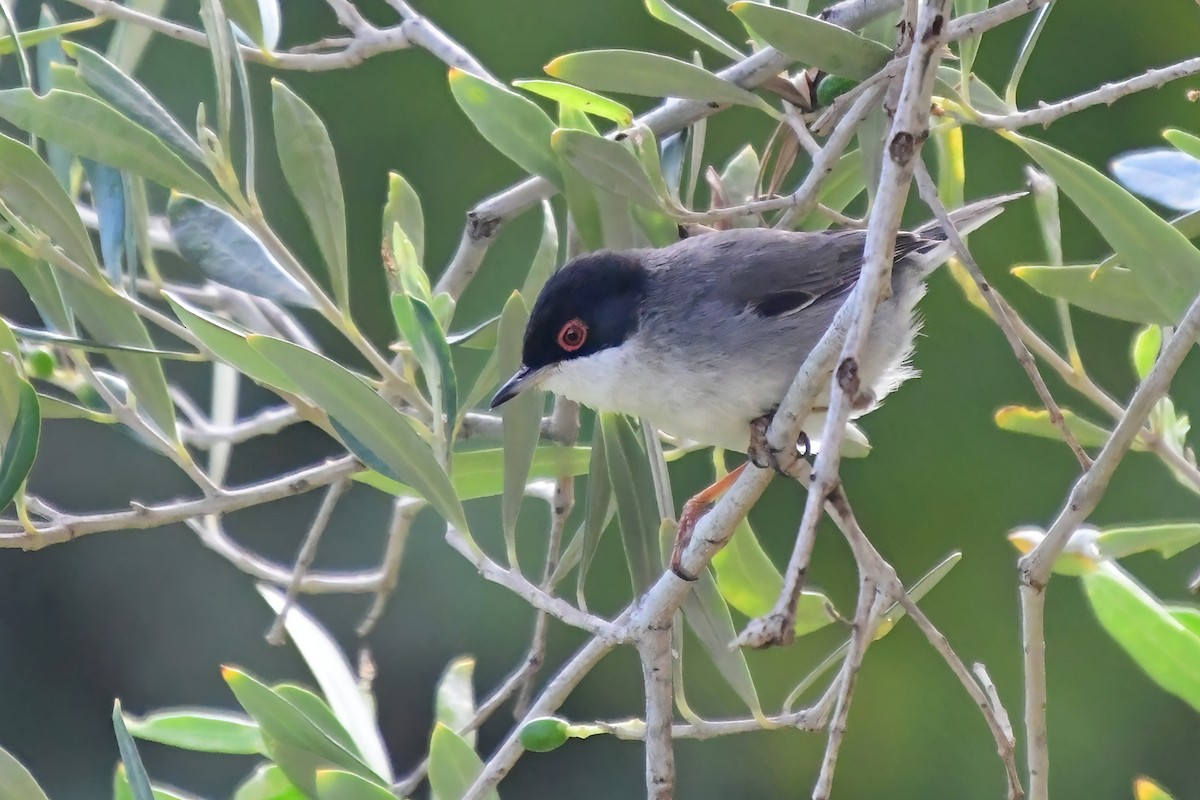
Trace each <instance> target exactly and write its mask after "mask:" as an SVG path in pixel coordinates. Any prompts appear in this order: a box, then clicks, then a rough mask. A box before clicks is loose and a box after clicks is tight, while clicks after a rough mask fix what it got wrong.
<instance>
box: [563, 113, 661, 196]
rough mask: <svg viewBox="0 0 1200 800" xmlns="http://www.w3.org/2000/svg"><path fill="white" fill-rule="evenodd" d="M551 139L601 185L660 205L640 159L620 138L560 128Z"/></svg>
mask: <svg viewBox="0 0 1200 800" xmlns="http://www.w3.org/2000/svg"><path fill="white" fill-rule="evenodd" d="M551 143H552V145H553V147H554V151H555V152H556V153H558V154H559V155H560V156H562V158H563V160H564V161H566V162H567V163H568V164H570V165H571V167H572V168H573V169H575V170H576V171H577V172H578V173H579V174H580V175H582V176H583V177H585V178H587V179H588V180H589V181H591V182H592V183H594V184H596V185H597V186H599V187H600V188H601V189H604V190H605V191H608V192H612V193H613V194H616V195H620V196H621V197H626V198H629V199H630V200H632V201H634V202H635V203H641V204H642V205H645V206H649V207H650V208H657V207H658V206H659V205H661V201H660V200H659V197H658V194H657V193H656V192H655V191H654V187H653V186H651V185H650V179H649V178H648V177H647V176H646V171H645V169H643V168H642V165H641V162H639V161H638V160H637V157H636V156H634V155H633V153H631V152H630V151H629V150H628V149H627V148H626V147H625V146H624V145H623V144H621V143H620V142H614V141H613V140H611V139H605V138H604V137H602V136H594V135H592V134H590V133H585V132H583V131H577V130H570V129H566V128H559V129H558V130H556V131H554V135H553V136H552V137H551Z"/></svg>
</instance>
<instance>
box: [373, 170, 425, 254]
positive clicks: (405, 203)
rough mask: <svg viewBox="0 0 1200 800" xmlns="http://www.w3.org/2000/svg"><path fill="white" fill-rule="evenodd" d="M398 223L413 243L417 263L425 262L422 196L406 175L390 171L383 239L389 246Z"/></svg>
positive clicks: (384, 213) (384, 208)
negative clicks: (406, 178)
mask: <svg viewBox="0 0 1200 800" xmlns="http://www.w3.org/2000/svg"><path fill="white" fill-rule="evenodd" d="M396 225H399V226H400V230H402V231H404V235H405V236H406V237H407V238H408V241H409V242H411V243H412V247H413V252H415V253H416V255H417V263H419V264H421V263H424V262H425V214H424V212H423V211H422V210H421V198H420V197H418V196H417V193H416V191H415V190H414V189H413V187H412V186H411V185H410V184H409V182H408V181H406V180H405V179H404V176H402V175H401V174H400V173H398V172H389V173H388V196H387V203H386V204H385V205H384V207H383V241H384V243H385V245H386V246H388V247H391V246H392V229H393V228H394V227H395V226H396Z"/></svg>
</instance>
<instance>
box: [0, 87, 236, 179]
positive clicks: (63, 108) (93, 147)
mask: <svg viewBox="0 0 1200 800" xmlns="http://www.w3.org/2000/svg"><path fill="white" fill-rule="evenodd" d="M0 117H3V118H4V119H6V120H8V121H9V122H11V123H12V124H14V125H16V126H17V127H18V128H21V129H22V130H26V131H29V132H30V133H33V134H35V135H37V136H39V137H41V138H43V139H45V140H46V141H48V142H54V143H55V144H57V145H60V146H61V147H63V148H65V149H67V150H69V151H71V152H72V153H75V154H76V155H79V156H83V157H85V158H90V159H92V160H94V161H99V162H101V163H102V164H107V165H109V166H110V167H115V168H117V169H121V170H127V171H129V172H132V173H134V174H135V175H141V176H142V177H144V178H149V179H150V180H152V181H154V182H155V183H158V184H161V185H162V186H166V187H167V188H169V189H179V190H180V191H183V192H187V193H188V194H193V195H196V196H197V197H203V198H207V199H214V198H217V197H218V195H217V193H216V190H215V189H213V188H212V186H210V185H209V183H208V182H207V181H206V180H204V179H203V178H202V177H200V175H199V174H198V173H197V172H196V171H195V170H193V169H192V168H191V167H190V166H188V164H187V163H186V162H185V161H184V160H183V159H182V158H180V157H179V155H178V154H176V153H175V151H174V150H172V149H171V148H169V147H167V146H166V145H165V144H163V142H162V140H161V139H160V138H159V137H158V136H156V135H155V134H154V133H152V132H150V131H148V130H146V129H145V128H143V127H142V126H141V125H139V124H137V123H136V122H134V121H132V120H130V119H129V118H128V117H126V116H125V115H123V114H121V113H120V112H119V111H116V110H114V109H113V108H112V107H110V106H108V105H105V104H104V103H103V102H101V101H99V100H96V99H94V98H92V97H88V96H86V95H82V94H75V93H74V92H65V91H62V90H61V89H55V90H53V91H51V92H48V93H47V94H46V96H45V97H38V96H37V95H36V94H34V92H33V91H32V90H30V89H5V90H4V91H0Z"/></svg>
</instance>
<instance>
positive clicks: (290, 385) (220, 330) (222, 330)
mask: <svg viewBox="0 0 1200 800" xmlns="http://www.w3.org/2000/svg"><path fill="white" fill-rule="evenodd" d="M163 296H164V297H166V299H167V302H168V303H170V304H171V308H172V310H174V312H175V316H177V317H178V318H179V321H180V322H182V323H183V324H184V326H185V327H186V328H187V329H188V330H189V331H191V332H192V333H194V334H196V338H198V339H199V340H200V341H201V342H203V343H204V346H205V347H207V348H208V349H209V350H211V351H212V352H213V354H214V355H216V356H217V358H219V359H221V360H222V361H224V362H225V363H227V364H229V365H230V366H233V367H236V368H237V369H238V370H239V371H241V372H242V373H243V374H245V375H246V376H247V377H249V378H250V379H251V380H253V381H255V382H257V383H261V384H263V385H264V386H274V387H276V388H278V389H282V390H284V391H286V392H288V393H290V394H300V388H299V387H298V386H297V385H296V384H295V383H294V382H293V381H292V380H291V379H290V378H288V377H287V375H286V374H284V372H283V370H281V369H279V367H277V366H275V364H273V363H271V361H270V359H267V358H264V357H263V356H262V355H261V354H260V353H259V352H258V351H257V350H255V349H254V348H253V347H251V346H250V343H249V342H247V341H246V334H245V333H244V332H242V331H239V330H237V329H235V328H233V327H232V325H231V324H230V323H228V322H226V321H224V320H222V319H219V318H217V317H214V316H212V315H210V314H209V313H208V312H205V311H201V310H199V309H197V308H193V307H192V306H189V305H188V304H187V303H186V302H184V301H183V300H182V299H180V298H178V297H175V296H174V295H172V294H171V293H169V292H164V293H163Z"/></svg>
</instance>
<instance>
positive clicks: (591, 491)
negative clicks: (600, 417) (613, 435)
mask: <svg viewBox="0 0 1200 800" xmlns="http://www.w3.org/2000/svg"><path fill="white" fill-rule="evenodd" d="M591 455H592V457H591V463H589V464H588V479H587V487H588V495H587V509H586V514H585V516H584V518H583V532H582V534H581V535H582V536H583V539H582V550H581V551H580V555H579V573H578V588H577V590H576V592H577V594H578V596H579V598H580V606H581V607H582V606H583V598H584V589H585V587H586V585H587V576H588V571H589V570H590V569H591V566H592V559H594V558H595V557H596V548H597V547H599V546H600V536H601V534H603V533H604V531H605V529H606V528H607V527H608V522H609V519H610V518H611V516H612V511H613V487H612V481H611V480H609V477H608V458H607V456H606V454H605V452H604V428H603V426H602V425H593V431H592V454H591Z"/></svg>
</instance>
